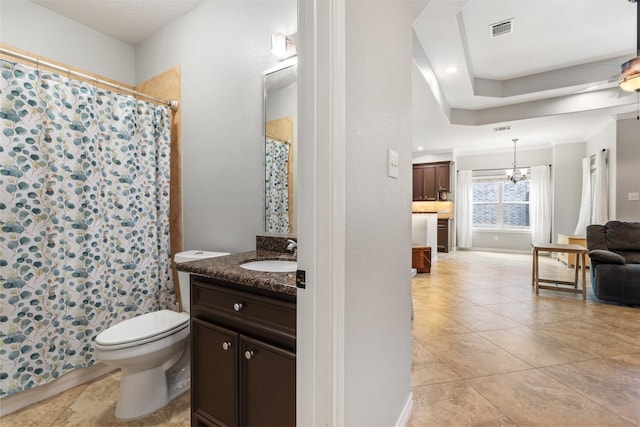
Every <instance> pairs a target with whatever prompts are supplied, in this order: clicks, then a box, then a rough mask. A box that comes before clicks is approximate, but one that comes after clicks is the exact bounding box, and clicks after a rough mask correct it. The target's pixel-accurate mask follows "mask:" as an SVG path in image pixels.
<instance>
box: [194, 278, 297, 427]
mask: <svg viewBox="0 0 640 427" xmlns="http://www.w3.org/2000/svg"><path fill="white" fill-rule="evenodd" d="M244 288H245V287H241V286H238V285H234V284H230V283H226V282H222V281H218V280H214V279H207V278H201V277H197V278H192V282H191V295H192V303H191V317H192V321H191V414H192V423H191V424H192V425H193V426H294V425H295V422H296V354H295V348H296V344H295V328H296V305H295V297H291V296H288V295H279V294H274V295H266V294H265V293H264V292H263V293H262V294H256V293H253V292H251V291H247V290H246V289H244Z"/></svg>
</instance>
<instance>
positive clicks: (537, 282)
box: [533, 248, 540, 295]
mask: <svg viewBox="0 0 640 427" xmlns="http://www.w3.org/2000/svg"><path fill="white" fill-rule="evenodd" d="M538 269H539V263H538V249H537V248H536V249H534V250H533V286H534V288H535V289H536V295H539V293H540V272H539V270H538Z"/></svg>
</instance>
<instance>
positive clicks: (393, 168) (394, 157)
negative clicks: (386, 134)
mask: <svg viewBox="0 0 640 427" xmlns="http://www.w3.org/2000/svg"><path fill="white" fill-rule="evenodd" d="M387 176H388V177H390V178H397V177H398V152H397V151H395V150H392V149H391V148H387Z"/></svg>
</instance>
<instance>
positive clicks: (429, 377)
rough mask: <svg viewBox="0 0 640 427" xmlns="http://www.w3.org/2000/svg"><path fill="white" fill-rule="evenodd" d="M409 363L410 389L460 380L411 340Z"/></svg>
mask: <svg viewBox="0 0 640 427" xmlns="http://www.w3.org/2000/svg"><path fill="white" fill-rule="evenodd" d="M411 361H412V363H411V386H412V387H415V386H420V385H427V384H436V383H443V382H447V381H455V380H459V379H460V377H459V376H457V375H456V374H455V372H453V371H452V370H451V369H449V367H447V366H446V365H445V364H444V363H442V362H440V361H439V360H438V358H437V357H435V356H434V355H433V354H432V353H431V352H430V351H429V350H427V349H426V348H424V346H423V345H422V344H420V343H419V342H418V341H416V340H413V348H412V357H411Z"/></svg>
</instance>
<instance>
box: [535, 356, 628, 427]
mask: <svg viewBox="0 0 640 427" xmlns="http://www.w3.org/2000/svg"><path fill="white" fill-rule="evenodd" d="M543 371H544V372H546V373H547V374H549V375H551V376H552V377H553V378H555V379H557V380H558V381H560V382H561V383H563V384H565V385H567V386H568V387H570V388H572V389H573V390H577V391H578V392H580V393H581V394H583V395H585V396H586V397H588V398H589V399H591V400H593V401H594V402H596V403H598V404H600V405H602V406H603V407H605V408H607V409H609V410H611V411H612V412H614V413H616V414H618V415H620V416H621V417H623V418H625V419H626V420H627V421H629V422H630V423H632V424H634V425H640V353H636V354H633V355H625V356H621V357H615V358H607V359H598V360H589V361H586V362H577V363H570V364H566V365H557V366H550V367H548V368H544V369H543Z"/></svg>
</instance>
